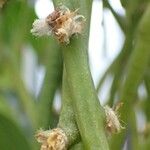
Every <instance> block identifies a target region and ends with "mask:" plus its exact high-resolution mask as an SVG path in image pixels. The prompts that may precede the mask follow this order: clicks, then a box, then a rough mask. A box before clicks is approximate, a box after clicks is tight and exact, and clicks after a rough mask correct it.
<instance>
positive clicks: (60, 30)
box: [31, 6, 85, 44]
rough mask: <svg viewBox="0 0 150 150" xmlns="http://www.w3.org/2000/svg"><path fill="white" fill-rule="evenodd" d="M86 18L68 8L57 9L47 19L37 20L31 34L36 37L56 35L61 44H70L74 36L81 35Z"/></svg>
mask: <svg viewBox="0 0 150 150" xmlns="http://www.w3.org/2000/svg"><path fill="white" fill-rule="evenodd" d="M84 22H85V17H84V16H82V15H79V14H78V10H75V11H71V10H69V8H67V7H66V6H60V7H58V8H56V9H55V10H54V11H53V12H52V13H51V14H50V15H48V16H47V17H46V18H45V19H36V20H35V21H34V23H33V29H31V33H32V34H33V35H35V36H43V35H51V34H52V35H54V36H55V37H56V38H57V39H58V41H59V42H60V43H66V44H69V42H70V38H71V36H72V35H74V34H81V32H82V30H83V26H84Z"/></svg>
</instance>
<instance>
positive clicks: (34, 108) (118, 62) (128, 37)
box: [0, 0, 150, 150]
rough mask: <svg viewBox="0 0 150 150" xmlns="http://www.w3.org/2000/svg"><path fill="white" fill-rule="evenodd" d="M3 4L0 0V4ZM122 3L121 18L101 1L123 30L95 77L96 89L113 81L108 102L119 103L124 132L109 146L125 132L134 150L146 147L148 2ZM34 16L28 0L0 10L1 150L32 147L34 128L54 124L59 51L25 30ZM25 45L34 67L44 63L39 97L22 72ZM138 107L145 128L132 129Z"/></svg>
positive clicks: (149, 117) (11, 0)
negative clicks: (34, 60) (113, 51)
mask: <svg viewBox="0 0 150 150" xmlns="http://www.w3.org/2000/svg"><path fill="white" fill-rule="evenodd" d="M3 2H4V1H3V0H0V6H1V4H2V3H3ZM121 2H122V5H123V7H124V8H125V10H126V15H125V16H120V15H119V14H118V13H117V12H116V11H115V10H114V9H113V8H112V7H111V5H110V3H109V1H108V0H103V6H104V7H103V8H104V9H105V8H108V9H110V10H111V12H112V14H113V15H114V17H115V19H116V21H117V22H118V24H119V26H120V28H121V29H122V31H123V32H124V35H125V42H124V45H123V48H122V50H121V52H120V54H119V55H118V56H117V57H116V59H115V60H114V61H113V62H112V64H111V65H110V67H109V68H108V69H107V70H106V73H105V74H104V76H103V77H102V79H101V80H100V82H99V85H98V91H100V89H101V87H102V85H103V83H104V82H105V81H106V80H107V77H108V76H111V77H112V79H113V82H112V84H111V85H110V93H109V95H108V104H109V105H111V106H113V105H114V104H115V103H116V101H117V100H121V101H123V102H124V106H123V108H122V110H121V115H122V120H123V121H124V122H125V123H124V126H125V127H126V130H124V131H123V133H120V134H119V135H114V136H112V137H111V138H110V139H109V142H110V149H114V150H119V149H120V147H122V146H123V144H124V142H125V140H124V137H125V136H126V137H127V138H126V140H127V141H130V142H129V143H127V146H128V147H129V148H130V147H131V145H132V146H133V147H132V148H133V149H136V150H137V149H139V150H140V149H144V150H149V149H150V142H149V141H150V128H149V124H150V123H149V121H150V110H149V108H150V101H149V100H150V71H149V69H150V52H149V51H150V46H149V42H150V34H149V33H150V28H149V27H150V11H149V10H148V9H150V6H149V5H150V4H149V3H150V2H149V1H148V0H144V1H143V0H137V1H136V0H131V1H125V0H122V1H121ZM68 3H69V1H68ZM68 6H69V4H68ZM35 18H36V15H35V11H34V5H33V4H32V3H31V2H30V1H26V0H8V1H7V2H6V3H5V5H3V8H1V9H0V149H2V150H30V149H31V150H34V149H35V150H37V149H38V148H37V145H36V144H35V141H34V133H35V130H37V128H39V127H45V128H48V127H49V125H51V126H53V125H55V123H56V122H57V119H58V114H56V113H55V111H53V108H52V104H53V99H54V95H55V93H56V90H57V89H59V88H60V81H61V77H62V58H61V53H60V51H59V45H58V44H57V42H56V41H55V40H54V39H52V38H47V37H44V38H35V37H33V36H32V35H31V34H30V29H31V28H32V22H33V21H34V19H35ZM110 34H111V33H110ZM26 46H30V47H32V48H33V51H34V52H35V54H36V55H37V57H38V65H43V66H44V67H45V69H46V74H45V79H44V83H43V86H42V89H41V92H40V94H39V96H38V97H36V96H34V94H31V92H30V91H29V90H28V89H27V87H26V86H25V83H24V81H23V79H22V75H21V71H22V70H21V69H22V68H21V67H22V66H21V62H22V59H21V58H22V53H23V49H24V48H25V47H26ZM148 50H149V51H148ZM141 87H142V88H143V89H144V90H145V91H146V93H147V94H146V96H145V97H141V96H140V94H139V92H138V91H139V90H138V89H139V88H141ZM139 110H140V111H139ZM138 111H139V112H142V113H143V114H144V116H145V118H146V123H145V129H143V130H142V131H140V130H137V123H136V117H135V116H136V115H137V114H138V113H137V112H138ZM130 135H131V137H130ZM136 144H137V146H135V145H136Z"/></svg>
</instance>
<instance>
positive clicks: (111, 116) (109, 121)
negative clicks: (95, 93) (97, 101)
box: [104, 106, 124, 134]
mask: <svg viewBox="0 0 150 150" xmlns="http://www.w3.org/2000/svg"><path fill="white" fill-rule="evenodd" d="M118 108H119V107H118V106H116V109H112V108H110V107H109V106H105V107H104V110H105V114H106V129H107V131H108V132H109V133H111V134H113V133H118V132H120V130H121V129H124V127H123V126H122V125H121V123H120V121H119V116H118V112H117V110H118Z"/></svg>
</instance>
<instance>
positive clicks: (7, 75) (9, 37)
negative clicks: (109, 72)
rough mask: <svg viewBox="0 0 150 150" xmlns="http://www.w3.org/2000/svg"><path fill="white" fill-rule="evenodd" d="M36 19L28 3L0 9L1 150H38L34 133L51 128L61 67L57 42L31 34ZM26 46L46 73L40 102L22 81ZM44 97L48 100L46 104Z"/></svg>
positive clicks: (24, 0)
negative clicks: (32, 51)
mask: <svg viewBox="0 0 150 150" xmlns="http://www.w3.org/2000/svg"><path fill="white" fill-rule="evenodd" d="M36 17H37V16H36V15H35V10H34V4H33V2H30V1H26V0H23V1H20V0H15V1H11V0H10V1H7V3H6V4H5V5H4V6H3V8H2V9H0V147H1V148H0V149H3V150H8V149H12V150H21V149H25V150H29V149H37V148H36V144H35V141H34V134H35V130H37V129H38V128H39V127H49V124H50V122H49V118H50V110H51V105H52V100H53V98H54V94H55V91H56V89H57V88H58V85H59V82H60V80H61V68H62V67H61V66H62V65H61V64H62V63H61V57H60V54H59V53H58V51H57V50H56V51H54V49H55V48H56V47H57V44H56V42H55V41H54V40H52V39H51V38H47V37H45V38H40V39H39V38H35V37H33V36H32V35H31V33H30V29H31V28H32V23H33V21H34V19H35V18H36ZM26 46H30V47H32V48H33V50H34V52H35V54H36V55H37V56H38V64H39V65H40V64H42V65H43V66H45V68H46V70H47V71H46V79H45V80H46V81H44V82H46V85H45V86H43V87H42V88H43V89H44V92H41V94H40V95H41V96H40V97H39V98H36V97H35V96H34V94H33V93H32V94H31V92H30V91H29V90H28V89H27V87H26V85H25V82H24V81H23V79H22V74H21V73H22V72H21V71H22V68H21V67H22V66H21V62H22V55H23V50H24V48H26ZM47 68H49V69H47ZM56 69H58V70H56ZM49 83H52V84H49ZM45 89H46V90H47V92H45ZM42 91H43V90H42ZM49 91H50V92H49ZM42 93H44V94H42ZM44 97H46V98H47V100H45V101H44V102H43V101H41V99H43V98H44ZM46 98H45V99H46ZM36 99H39V103H38V104H37V103H36V101H35V100H36ZM46 108H47V109H46ZM45 110H46V111H45ZM41 111H42V113H41ZM44 117H45V118H46V119H45V118H44ZM56 118H57V115H56ZM43 120H44V121H43ZM40 122H43V123H42V125H41V126H40V124H41V123H40ZM51 124H53V123H51Z"/></svg>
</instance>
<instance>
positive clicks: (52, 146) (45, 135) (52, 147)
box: [35, 128, 68, 150]
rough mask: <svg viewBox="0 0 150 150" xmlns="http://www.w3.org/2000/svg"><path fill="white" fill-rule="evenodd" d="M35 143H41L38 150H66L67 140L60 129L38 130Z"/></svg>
mask: <svg viewBox="0 0 150 150" xmlns="http://www.w3.org/2000/svg"><path fill="white" fill-rule="evenodd" d="M35 137H36V139H37V141H38V142H39V143H41V149H40V150H66V149H67V145H68V140H67V136H66V134H65V133H64V132H63V130H62V129H60V128H56V129H52V130H47V131H43V130H40V131H38V132H37V134H36V135H35Z"/></svg>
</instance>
